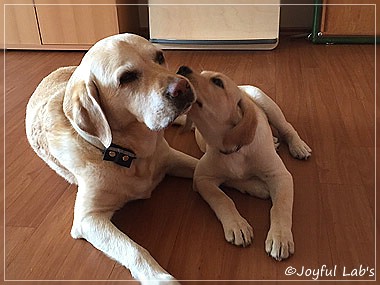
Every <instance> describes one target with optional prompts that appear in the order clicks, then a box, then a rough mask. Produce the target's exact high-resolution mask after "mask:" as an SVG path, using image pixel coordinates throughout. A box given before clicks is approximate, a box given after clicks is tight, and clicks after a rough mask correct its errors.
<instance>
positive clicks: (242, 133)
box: [223, 97, 257, 151]
mask: <svg viewBox="0 0 380 285" xmlns="http://www.w3.org/2000/svg"><path fill="white" fill-rule="evenodd" d="M249 100H250V99H248V98H245V97H243V98H242V99H241V100H240V101H239V104H238V107H239V108H240V109H241V112H242V118H241V119H240V121H239V122H238V123H237V124H236V125H235V126H234V127H233V128H232V129H230V130H229V131H228V132H227V133H226V134H225V136H224V138H223V146H224V148H225V149H226V150H227V151H228V150H234V149H235V150H236V149H239V148H240V147H242V146H244V145H248V144H250V143H251V142H252V141H253V138H254V137H255V133H256V127H257V117H256V113H255V109H254V107H253V105H252V104H254V103H253V102H251V101H249Z"/></svg>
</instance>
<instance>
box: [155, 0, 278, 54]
mask: <svg viewBox="0 0 380 285" xmlns="http://www.w3.org/2000/svg"><path fill="white" fill-rule="evenodd" d="M148 3H149V29H150V40H151V42H153V43H155V44H157V45H159V46H160V47H161V48H164V49H273V48H275V47H276V46H277V44H278V39H279V23H280V0H268V1H263V0H207V1H201V0H149V1H148Z"/></svg>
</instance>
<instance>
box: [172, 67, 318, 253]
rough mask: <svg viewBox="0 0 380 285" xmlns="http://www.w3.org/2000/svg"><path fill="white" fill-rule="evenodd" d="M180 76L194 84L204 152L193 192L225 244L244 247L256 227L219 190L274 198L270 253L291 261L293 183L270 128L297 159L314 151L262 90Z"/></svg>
mask: <svg viewBox="0 0 380 285" xmlns="http://www.w3.org/2000/svg"><path fill="white" fill-rule="evenodd" d="M178 73H179V74H181V75H183V76H185V77H187V78H188V79H189V81H190V83H191V84H192V85H193V88H194V92H195V94H196V97H197V100H196V102H195V103H194V105H193V107H192V109H191V110H190V112H189V113H188V115H187V116H188V117H189V118H190V119H191V120H192V121H193V122H194V124H195V126H196V130H195V132H196V133H195V135H196V139H197V143H198V145H199V147H200V149H201V150H202V151H203V152H205V154H204V155H203V157H202V158H201V159H200V161H199V163H198V165H197V167H196V169H195V173H194V189H195V190H197V191H199V193H200V194H201V195H202V197H203V198H204V199H205V200H206V201H207V202H208V204H209V205H210V206H211V208H212V209H213V210H214V212H215V213H216V215H217V217H218V218H219V220H220V221H221V223H222V225H223V229H224V235H225V238H226V240H227V241H229V242H231V243H233V244H235V245H242V246H247V245H249V244H250V243H251V242H252V238H253V230H252V227H251V226H250V225H249V224H248V222H247V221H246V220H245V219H244V218H243V217H241V216H240V214H239V213H238V211H237V209H236V207H235V205H234V203H233V202H232V200H231V199H230V198H229V197H227V195H226V194H224V192H223V191H222V190H221V189H220V188H219V186H220V185H222V184H223V185H226V186H230V187H234V188H236V189H238V190H240V191H242V192H246V193H249V194H251V195H255V196H258V197H260V198H269V197H270V198H271V199H272V203H273V206H272V209H271V212H270V217H271V226H270V230H269V232H268V235H267V239H266V242H265V250H266V252H267V253H268V254H270V255H271V256H272V257H273V258H275V259H277V260H282V259H285V258H288V257H289V256H290V255H291V254H293V253H294V243H293V235H292V231H291V227H292V207H293V180H292V176H291V174H290V173H289V171H288V170H287V169H286V168H285V166H284V164H283V162H282V160H281V159H280V157H279V156H278V155H277V153H276V150H275V147H274V146H273V137H272V130H271V128H270V125H269V123H270V124H271V125H272V126H273V127H275V128H276V129H277V130H278V131H279V133H280V134H281V135H282V136H284V138H285V140H286V142H287V143H288V145H289V150H290V152H291V154H292V155H293V156H294V157H296V158H299V159H307V158H308V157H309V156H310V155H311V149H310V147H309V146H308V145H307V144H306V143H305V142H304V141H302V140H301V138H300V137H299V135H298V134H297V132H296V131H295V129H294V128H293V127H292V125H291V124H290V123H288V122H287V121H286V120H285V117H284V115H283V113H282V112H281V110H280V108H279V107H278V106H277V105H276V103H274V102H273V101H272V100H271V99H270V98H269V97H268V96H267V95H265V94H264V93H263V92H262V91H261V90H260V89H258V88H256V87H253V86H240V87H238V86H237V85H236V84H235V83H234V82H233V81H232V80H231V79H229V78H228V77H227V76H225V75H223V74H221V73H216V72H210V71H203V72H202V73H201V74H199V73H195V72H193V71H192V70H191V69H190V68H188V67H186V66H182V67H180V69H179V70H178ZM268 121H269V122H268Z"/></svg>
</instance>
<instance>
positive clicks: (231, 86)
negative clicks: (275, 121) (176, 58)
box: [177, 66, 257, 151]
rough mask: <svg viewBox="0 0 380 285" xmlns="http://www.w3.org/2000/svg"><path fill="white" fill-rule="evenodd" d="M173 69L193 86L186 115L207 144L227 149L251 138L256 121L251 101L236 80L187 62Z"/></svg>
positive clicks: (242, 143)
mask: <svg viewBox="0 0 380 285" xmlns="http://www.w3.org/2000/svg"><path fill="white" fill-rule="evenodd" d="M177 73H178V74H180V75H182V76H184V77H186V78H187V79H188V80H189V81H190V83H191V84H192V86H193V90H194V92H195V94H196V101H195V103H194V104H193V106H192V108H191V110H190V111H189V113H188V116H189V117H190V119H192V120H193V121H194V123H195V124H196V126H197V128H198V129H199V131H200V132H201V134H202V135H203V137H204V138H205V139H206V141H207V142H208V143H209V144H213V145H219V146H220V147H223V148H224V149H225V150H227V151H229V150H231V149H233V148H234V147H235V148H236V147H241V146H242V145H246V144H248V143H250V142H251V141H252V140H253V136H254V130H255V128H256V124H257V122H256V116H255V113H254V109H252V108H251V107H252V102H250V101H249V99H248V100H247V97H245V96H243V93H242V91H241V90H240V89H239V87H238V86H237V85H236V83H234V82H233V81H232V80H231V79H230V78H229V77H227V76H226V75H224V74H222V73H218V72H213V71H202V72H201V73H197V72H194V71H192V70H191V69H190V68H189V67H187V66H181V67H180V68H179V70H178V71H177ZM252 130H253V132H252ZM228 149H229V150H228Z"/></svg>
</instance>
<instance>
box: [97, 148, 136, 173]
mask: <svg viewBox="0 0 380 285" xmlns="http://www.w3.org/2000/svg"><path fill="white" fill-rule="evenodd" d="M134 159H136V154H135V153H134V152H133V151H131V150H129V149H126V148H122V147H121V146H119V145H116V144H114V143H111V145H110V146H109V147H108V148H105V149H104V150H103V160H106V161H112V162H113V163H116V164H117V165H120V166H123V167H127V168H130V167H131V164H132V161H133V160H134Z"/></svg>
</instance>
